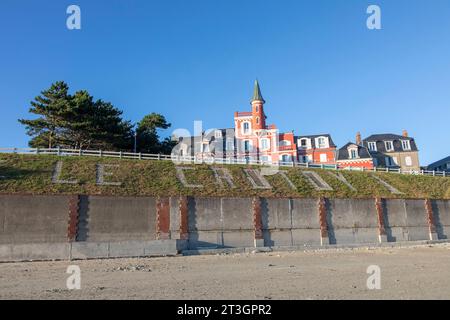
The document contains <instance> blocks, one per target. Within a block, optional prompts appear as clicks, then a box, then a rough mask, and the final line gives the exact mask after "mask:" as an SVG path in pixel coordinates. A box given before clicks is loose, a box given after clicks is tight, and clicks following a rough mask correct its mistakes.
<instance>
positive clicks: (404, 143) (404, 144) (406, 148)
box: [402, 140, 411, 151]
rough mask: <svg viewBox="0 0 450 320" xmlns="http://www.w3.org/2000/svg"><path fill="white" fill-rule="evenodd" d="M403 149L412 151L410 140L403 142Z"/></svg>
mask: <svg viewBox="0 0 450 320" xmlns="http://www.w3.org/2000/svg"><path fill="white" fill-rule="evenodd" d="M402 148H403V150H405V151H408V150H411V143H410V142H409V140H402Z"/></svg>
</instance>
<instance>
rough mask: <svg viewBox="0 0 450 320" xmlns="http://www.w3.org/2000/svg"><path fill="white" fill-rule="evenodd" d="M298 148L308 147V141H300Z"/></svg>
mask: <svg viewBox="0 0 450 320" xmlns="http://www.w3.org/2000/svg"><path fill="white" fill-rule="evenodd" d="M300 147H302V148H307V147H308V139H300Z"/></svg>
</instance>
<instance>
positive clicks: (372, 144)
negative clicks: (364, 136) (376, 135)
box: [367, 142, 377, 151]
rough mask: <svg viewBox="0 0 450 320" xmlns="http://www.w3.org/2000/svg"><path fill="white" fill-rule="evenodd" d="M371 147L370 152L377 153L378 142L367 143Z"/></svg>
mask: <svg viewBox="0 0 450 320" xmlns="http://www.w3.org/2000/svg"><path fill="white" fill-rule="evenodd" d="M367 145H368V147H369V151H377V143H376V142H369V143H367Z"/></svg>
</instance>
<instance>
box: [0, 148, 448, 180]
mask: <svg viewBox="0 0 450 320" xmlns="http://www.w3.org/2000/svg"><path fill="white" fill-rule="evenodd" d="M0 153H9V154H38V155H57V156H75V157H82V156H90V157H107V158H119V159H136V160H161V161H172V162H175V163H177V164H182V163H186V164H187V163H191V164H201V163H206V164H214V163H215V164H248V165H259V166H280V167H303V168H318V169H328V170H347V171H349V170H350V171H372V172H392V173H398V174H411V175H427V176H437V177H447V176H450V174H449V173H446V172H445V171H427V170H420V171H413V170H402V169H398V168H374V169H365V168H356V167H355V168H348V167H346V168H341V167H339V166H338V165H326V164H313V163H301V162H296V161H289V162H281V161H280V162H278V163H267V162H263V161H260V160H240V159H234V158H226V159H225V158H212V157H203V158H197V157H191V156H178V155H163V154H150V153H134V152H122V151H103V150H80V149H63V148H52V149H48V148H0Z"/></svg>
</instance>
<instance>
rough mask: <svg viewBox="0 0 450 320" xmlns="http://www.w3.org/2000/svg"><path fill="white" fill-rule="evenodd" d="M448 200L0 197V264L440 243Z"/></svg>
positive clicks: (448, 230)
mask: <svg viewBox="0 0 450 320" xmlns="http://www.w3.org/2000/svg"><path fill="white" fill-rule="evenodd" d="M449 234H450V201H442V200H423V199H418V200H410V199H408V200H403V199H269V198H257V197H256V198H212V197H211V198H206V197H172V198H168V197H160V198H155V197H102V196H77V195H75V196H28V195H1V196H0V261H18V260H46V259H86V258H108V257H132V256H151V255H165V254H170V255H172V254H176V253H177V252H180V251H183V250H200V249H203V250H205V249H215V248H249V247H250V248H251V247H253V248H254V247H292V246H294V247H299V246H302V247H304V246H321V245H344V246H345V245H357V244H376V243H380V242H404V241H420V240H446V239H448V236H449Z"/></svg>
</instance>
